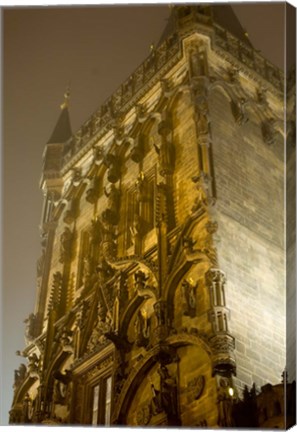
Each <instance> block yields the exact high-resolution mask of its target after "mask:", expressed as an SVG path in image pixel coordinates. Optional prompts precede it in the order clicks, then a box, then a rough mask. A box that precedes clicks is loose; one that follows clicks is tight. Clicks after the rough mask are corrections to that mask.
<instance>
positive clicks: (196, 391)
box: [181, 375, 205, 403]
mask: <svg viewBox="0 0 297 432" xmlns="http://www.w3.org/2000/svg"><path fill="white" fill-rule="evenodd" d="M204 387H205V377H204V375H198V376H196V377H195V378H193V379H191V381H189V382H188V383H187V386H186V387H185V388H184V389H182V390H181V391H182V392H184V393H186V396H187V402H188V403H191V402H193V401H195V400H198V399H200V397H201V396H202V393H203V390H204Z"/></svg>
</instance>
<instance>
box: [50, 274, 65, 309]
mask: <svg viewBox="0 0 297 432" xmlns="http://www.w3.org/2000/svg"><path fill="white" fill-rule="evenodd" d="M62 282H63V277H62V273H61V272H59V271H58V272H56V273H54V274H53V283H52V290H51V294H50V299H49V306H48V309H49V310H51V309H58V308H59V305H60V300H61V289H62Z"/></svg>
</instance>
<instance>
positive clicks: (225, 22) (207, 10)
mask: <svg viewBox="0 0 297 432" xmlns="http://www.w3.org/2000/svg"><path fill="white" fill-rule="evenodd" d="M186 7H189V8H191V9H192V11H193V12H194V13H195V12H197V13H200V14H207V15H209V16H211V19H212V22H214V23H216V24H218V25H219V26H221V27H222V28H224V29H225V30H227V31H228V32H229V33H231V34H233V36H235V37H237V38H238V39H239V40H241V41H242V42H244V43H246V44H247V45H249V46H250V47H252V44H251V42H250V40H249V39H248V37H247V34H246V32H245V30H244V29H243V27H242V26H241V24H240V22H239V20H238V18H237V16H236V15H235V13H234V11H233V9H232V6H230V5H229V4H213V3H211V4H207V3H201V4H200V5H198V4H196V5H193V4H191V5H189V4H188V5H183V6H174V7H173V8H172V13H171V14H170V16H169V18H168V22H167V25H166V27H165V29H164V31H163V33H162V36H161V38H160V40H159V43H158V45H160V44H161V43H162V42H163V41H164V40H165V39H166V38H167V37H168V36H169V35H170V34H173V33H174V32H175V31H176V30H177V28H176V13H175V10H176V8H183V9H185V8H186ZM210 25H211V24H210Z"/></svg>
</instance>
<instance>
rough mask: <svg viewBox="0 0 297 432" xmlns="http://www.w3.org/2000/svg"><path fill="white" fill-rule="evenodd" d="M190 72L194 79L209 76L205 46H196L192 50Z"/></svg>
mask: <svg viewBox="0 0 297 432" xmlns="http://www.w3.org/2000/svg"><path fill="white" fill-rule="evenodd" d="M190 71H191V76H192V77H199V76H203V75H206V74H207V61H206V53H205V48H204V47H203V45H200V46H199V45H194V46H192V47H191V49H190Z"/></svg>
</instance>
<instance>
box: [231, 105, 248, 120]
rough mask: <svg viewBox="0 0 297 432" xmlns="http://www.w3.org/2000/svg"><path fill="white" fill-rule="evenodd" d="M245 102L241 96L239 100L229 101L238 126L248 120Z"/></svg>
mask: <svg viewBox="0 0 297 432" xmlns="http://www.w3.org/2000/svg"><path fill="white" fill-rule="evenodd" d="M247 102H248V101H247V100H246V99H244V98H241V99H240V100H239V101H234V100H233V99H232V100H231V102H230V104H231V110H232V113H233V116H234V119H235V121H236V123H237V124H239V125H240V126H241V125H243V124H244V123H246V122H247V121H248V115H247V112H246V104H247Z"/></svg>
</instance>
